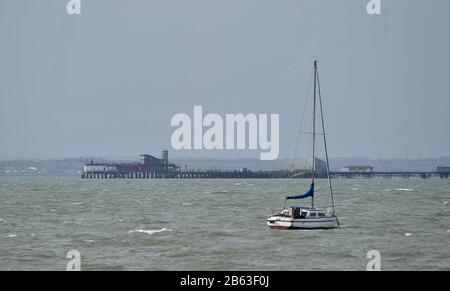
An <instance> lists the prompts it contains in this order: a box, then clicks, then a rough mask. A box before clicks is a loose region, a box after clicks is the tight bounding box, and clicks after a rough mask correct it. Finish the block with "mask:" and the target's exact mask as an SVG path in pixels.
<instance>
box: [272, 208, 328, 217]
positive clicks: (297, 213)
mask: <svg viewBox="0 0 450 291" xmlns="http://www.w3.org/2000/svg"><path fill="white" fill-rule="evenodd" d="M280 216H284V217H292V218H320V217H325V216H326V214H325V213H324V212H321V211H320V210H318V209H312V208H303V207H295V206H294V207H290V208H288V209H284V210H283V211H282V212H281V213H280Z"/></svg>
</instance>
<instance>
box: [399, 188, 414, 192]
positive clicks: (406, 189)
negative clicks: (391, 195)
mask: <svg viewBox="0 0 450 291" xmlns="http://www.w3.org/2000/svg"><path fill="white" fill-rule="evenodd" d="M395 191H406V192H411V191H414V189H408V188H400V189H395Z"/></svg>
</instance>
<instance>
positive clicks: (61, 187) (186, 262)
mask: <svg viewBox="0 0 450 291" xmlns="http://www.w3.org/2000/svg"><path fill="white" fill-rule="evenodd" d="M308 187H309V181H308V180H301V179H298V180H297V179H292V180H289V179H288V180H162V179H161V180H120V179H117V180H82V179H80V178H78V177H0V270H65V269H66V265H67V263H68V262H69V259H67V258H66V254H67V253H68V252H69V251H71V250H77V251H78V252H79V253H80V255H81V269H82V270H365V269H366V266H367V264H368V263H369V259H367V253H368V252H369V251H371V250H377V251H379V252H380V254H381V269H382V270H450V248H449V242H450V217H449V212H448V207H449V205H448V202H449V201H450V180H439V179H430V180H420V179H386V180H382V179H372V180H335V181H334V188H335V200H336V210H337V214H338V216H339V221H340V223H341V228H340V229H335V230H318V231H294V230H293V231H286V230H284V231H281V230H270V229H269V228H268V227H267V226H266V218H267V217H268V216H269V215H271V214H274V213H276V212H279V211H280V210H281V209H282V207H283V205H284V197H285V196H287V195H293V194H299V193H302V192H304V191H306V190H307V189H308ZM316 188H317V192H316V195H317V197H316V206H326V205H327V204H328V194H327V192H326V190H327V181H326V180H319V181H318V182H317V184H316ZM295 203H296V204H297V205H300V206H301V205H305V206H306V205H308V203H310V201H309V200H305V201H298V202H295Z"/></svg>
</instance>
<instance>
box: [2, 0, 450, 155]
mask: <svg viewBox="0 0 450 291" xmlns="http://www.w3.org/2000/svg"><path fill="white" fill-rule="evenodd" d="M67 2H68V0H58V1H56V0H33V1H31V0H29V1H24V0H2V1H0V159H9V158H23V157H37V158H46V157H74V156H106V155H109V156H110V157H113V158H114V157H124V156H126V157H132V156H135V155H137V154H139V153H142V152H148V153H156V154H157V153H159V152H160V150H161V149H162V148H168V149H169V150H170V136H171V133H172V131H173V129H172V128H171V127H170V119H171V117H172V115H173V114H175V113H180V112H186V113H189V114H191V115H192V110H193V106H194V105H203V106H204V109H205V110H206V111H207V113H221V114H225V113H239V112H242V113H250V112H254V113H280V122H281V125H280V126H281V140H280V146H281V157H290V156H291V155H292V152H293V147H294V145H295V132H296V129H297V127H298V120H299V115H300V114H301V112H302V106H303V104H304V98H305V95H306V91H307V85H308V80H309V76H310V74H311V66H312V64H311V62H312V59H313V56H318V57H319V58H320V72H321V82H322V90H323V97H324V101H325V111H326V113H325V114H326V116H325V117H326V123H327V125H328V128H327V130H328V132H329V142H330V144H329V147H330V155H331V156H333V157H370V158H389V157H400V158H404V157H409V158H425V157H437V156H448V155H450V134H449V130H448V126H449V124H450V117H449V109H450V82H449V81H450V80H449V76H450V56H449V54H450V37H449V31H448V29H449V27H450V1H448V0H433V1H425V0H421V1H418V0H413V1H412V0H382V4H383V6H382V13H383V14H382V15H381V16H369V15H368V14H367V13H366V11H365V6H366V4H367V2H368V0H341V1H337V0H328V1H325V0H319V1H318V0H170V1H167V0H151V1H150V0H140V1H138V0H132V1H125V0H122V1H118V0H82V4H83V7H82V13H83V14H82V15H81V16H69V15H67V14H66V11H65V5H66V4H67ZM171 154H172V155H173V154H174V153H173V151H172V153H171ZM177 155H182V156H199V155H201V156H210V157H222V156H227V157H230V156H231V157H232V156H238V157H247V156H250V157H258V152H251V153H246V152H244V153H242V152H239V153H228V154H227V155H224V154H223V153H218V152H211V153H207V154H206V155H205V153H204V152H202V153H190V152H184V153H177Z"/></svg>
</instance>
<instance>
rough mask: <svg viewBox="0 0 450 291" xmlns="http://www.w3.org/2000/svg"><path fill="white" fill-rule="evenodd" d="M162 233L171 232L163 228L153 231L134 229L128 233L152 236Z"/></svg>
mask: <svg viewBox="0 0 450 291" xmlns="http://www.w3.org/2000/svg"><path fill="white" fill-rule="evenodd" d="M164 231H172V230H171V229H168V228H165V227H164V228H162V229H153V230H145V229H136V230H132V231H129V232H128V233H129V234H130V233H136V232H137V233H146V234H149V235H152V234H155V233H159V232H164Z"/></svg>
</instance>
